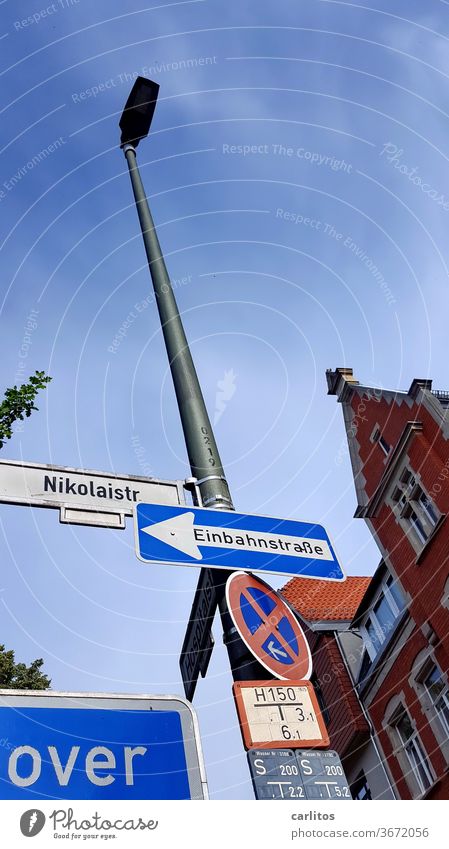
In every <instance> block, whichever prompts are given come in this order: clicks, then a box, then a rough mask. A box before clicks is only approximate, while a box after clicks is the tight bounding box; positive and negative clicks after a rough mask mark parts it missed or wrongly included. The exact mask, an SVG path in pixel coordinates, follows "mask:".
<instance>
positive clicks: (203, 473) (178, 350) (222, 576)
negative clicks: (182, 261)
mask: <svg viewBox="0 0 449 849" xmlns="http://www.w3.org/2000/svg"><path fill="white" fill-rule="evenodd" d="M158 91H159V86H158V84H157V83H155V82H153V81H152V80H147V79H145V78H144V77H138V78H137V79H136V81H135V83H134V85H133V88H132V90H131V93H130V95H129V97H128V100H127V102H126V105H125V109H124V111H123V114H122V117H121V119H120V129H121V130H122V137H121V147H122V148H123V152H124V154H125V157H126V161H127V163H128V168H129V174H130V178H131V184H132V188H133V192H134V198H135V201H136V206H137V212H138V215H139V221H140V226H141V230H142V236H143V241H144V244H145V251H146V254H147V259H148V266H149V269H150V274H151V279H152V281H153V287H154V293H155V296H156V303H157V307H158V310H159V316H160V320H161V325H162V332H163V334H164V340H165V346H166V349H167V354H168V361H169V363H170V369H171V373H172V378H173V383H174V387H175V392H176V398H177V401H178V408H179V413H180V417H181V423H182V427H183V431H184V439H185V443H186V446H187V453H188V456H189V462H190V468H191V470H192V475H193V477H194V478H196V486H197V488H198V490H199V493H200V497H201V506H203V507H214V508H215V509H217V508H222V509H225V510H233V509H234V508H233V505H232V500H231V495H230V492H229V487H228V484H227V482H226V478H225V474H224V469H223V466H222V463H221V459H220V454H219V452H218V448H217V443H216V442H215V437H214V434H213V430H212V425H211V423H210V419H209V415H208V413H207V410H206V405H205V403H204V398H203V393H202V391H201V386H200V383H199V380H198V375H197V373H196V369H195V366H194V363H193V360H192V355H191V353H190V349H189V345H188V342H187V338H186V335H185V332H184V327H183V324H182V321H181V317H180V315H179V311H178V306H177V303H176V299H175V296H174V293H173V289H172V286H171V282H170V278H169V276H168V272H167V267H166V265H165V261H164V257H163V254H162V250H161V246H160V244H159V239H158V237H157V233H156V229H155V226H154V223H153V219H152V217H151V212H150V208H149V206H148V201H147V198H146V195H145V190H144V187H143V184H142V180H141V177H140V173H139V169H138V166H137V159H136V147H137V145H138V143H139V141H140V140H141V139H142V138H145V136H147V135H148V132H149V129H150V125H151V121H152V118H153V114H154V110H155V106H156V99H157V95H158ZM211 574H212V580H213V582H214V585H215V590H216V598H217V602H218V606H219V609H220V615H221V620H222V624H223V632H224V636H223V639H224V642H225V644H226V646H227V649H228V655H229V661H230V665H231V670H232V674H233V677H234V678H235V679H236V680H245V679H246V680H251V679H252V680H258V679H263V678H264V677H265V676H266V673H264V671H263V670H261V667H260V665H259V664H258V663H257V662H256V661H255V660H254V657H253V656H252V655H251V654H250V653H249V652H248V649H247V648H246V646H245V645H244V643H243V642H242V640H240V638H239V637H238V635H237V633H236V629H235V628H234V625H233V622H232V620H231V617H230V615H229V612H228V609H227V606H226V597H225V584H226V580H227V577H228V574H229V573H227V572H225V571H222V570H218V569H212V570H211Z"/></svg>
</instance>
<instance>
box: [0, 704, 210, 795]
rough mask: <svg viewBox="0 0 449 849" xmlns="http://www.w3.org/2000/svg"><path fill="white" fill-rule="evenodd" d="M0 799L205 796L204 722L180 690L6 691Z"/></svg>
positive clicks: (1, 711)
mask: <svg viewBox="0 0 449 849" xmlns="http://www.w3.org/2000/svg"><path fill="white" fill-rule="evenodd" d="M0 738H1V741H0V798H1V799H20V800H22V801H25V800H36V801H37V800H39V801H44V800H50V799H102V800H104V801H106V800H111V799H120V800H121V801H126V800H128V799H205V798H207V785H206V778H205V773H204V764H203V759H202V754H201V745H200V740H199V733H198V724H197V720H196V716H195V713H194V711H193V708H192V706H191V705H189V704H188V702H186V701H184V699H181V698H179V697H177V696H134V695H117V694H108V695H105V694H98V693H92V694H90V693H56V692H52V691H51V690H48V691H44V692H42V691H29V690H0Z"/></svg>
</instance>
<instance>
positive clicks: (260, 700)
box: [232, 681, 329, 749]
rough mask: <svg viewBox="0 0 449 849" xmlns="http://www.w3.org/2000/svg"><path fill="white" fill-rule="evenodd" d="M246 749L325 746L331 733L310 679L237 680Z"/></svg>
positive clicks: (234, 690)
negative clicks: (328, 730) (280, 680)
mask: <svg viewBox="0 0 449 849" xmlns="http://www.w3.org/2000/svg"><path fill="white" fill-rule="evenodd" d="M232 689H233V693H234V698H235V702H236V706H237V713H238V716H239V720H240V728H241V731H242V737H243V742H244V745H245V748H247V749H250V748H251V747H252V746H260V747H261V748H264V747H269V748H273V749H277V748H279V749H283V748H285V746H286V745H288V746H289V747H290V748H299V747H304V746H310V747H313V748H326V747H327V746H329V735H328V733H327V730H326V726H325V724H324V720H323V717H322V715H321V710H320V707H319V705H318V701H317V697H316V695H315V691H314V689H313V686H312V684H311V683H310V681H289V682H288V683H285V682H282V683H281V682H279V681H236V682H235V683H234V685H233V688H232Z"/></svg>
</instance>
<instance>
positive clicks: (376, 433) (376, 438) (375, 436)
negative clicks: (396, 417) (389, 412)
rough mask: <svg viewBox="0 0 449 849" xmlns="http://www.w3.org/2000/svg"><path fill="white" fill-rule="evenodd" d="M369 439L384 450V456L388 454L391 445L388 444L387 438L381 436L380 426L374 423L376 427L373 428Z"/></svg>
mask: <svg viewBox="0 0 449 849" xmlns="http://www.w3.org/2000/svg"><path fill="white" fill-rule="evenodd" d="M371 441H372V442H376V443H377V445H379V447H380V448H381V449H382V451H383V452H384V454H385V456H388V454H389V453H390V448H391V446H390V445H389V444H388V442H387V440H386V439H384V437H383V436H382V433H381V431H380V427H379V426H378V425H376V427H375V428H374V430H373V433H372V436H371Z"/></svg>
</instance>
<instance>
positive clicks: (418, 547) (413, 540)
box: [388, 458, 441, 554]
mask: <svg viewBox="0 0 449 849" xmlns="http://www.w3.org/2000/svg"><path fill="white" fill-rule="evenodd" d="M407 473H408V474H409V476H410V480H409V482H408V483H407V484H406V487H405V490H404V489H403V486H404V483H405V482H404V480H403V479H404V477H405V476H406V474H407ZM418 488H419V489H420V490H421V492H422V493H423V494H424V495H425V496H426V498H428V500H429V501H430V502H431V504H432V510H433V512H434V514H435V516H436V521H435V522H433V520H432V519H431V518H430V516H429V514H428V512H427V510H426V508H425V507H423V506H422V505H421V506H420V507H418V503H419V497H418V498H411V496H412V495H413V491H414V490H415V494H417V490H418ZM399 492H402V493H403V495H405V496H406V502H405V504H402V506H401V504H400V500H401V499H398V497H397V496H398V493H399ZM388 503H389V504H390V506H391V509H392V511H393V513H394V515H395V517H396V521H397V522H398V523H399V525H400V526H401V527H402V529H403V531H404V533H405V535H406V537H407V539H408V540H409V542H410V544H411V545H412V547H413V548H414V549H415V551H416V552H417V554H420V553H421V551H422V549H423V548H424V546H425V545H426V544H427V542H428V541H429V539H430V537H431V535H432V533H433V532H434V530H435V528H436V527H437V526H438V522H439V520H440V519H441V513H440V511H439V509H438V507H437V505H436V504H435V501H434V500H433V499H432V498H431V497H430V495H429V494H428V492H427V490H426V489H425V487H424V486H423V485H422V481H421V477H420V475H419V474H418V473H417V472H415V471H414V470H413V469H412V467H411V465H410V461H409V458H407V459H406V462H405V463H404V465H402V466H401V468H400V470H399V472H398V474H397V475H395V478H394V481H392V483H391V486H390V492H389V496H388ZM412 512H413V514H414V515H415V516H416V518H417V520H418V521H419V523H420V525H421V526H422V528H423V532H421V530H420V528H419V526H418V525H417V523H416V522H415V521H414V519H413V518H412V516H411V513H412Z"/></svg>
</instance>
